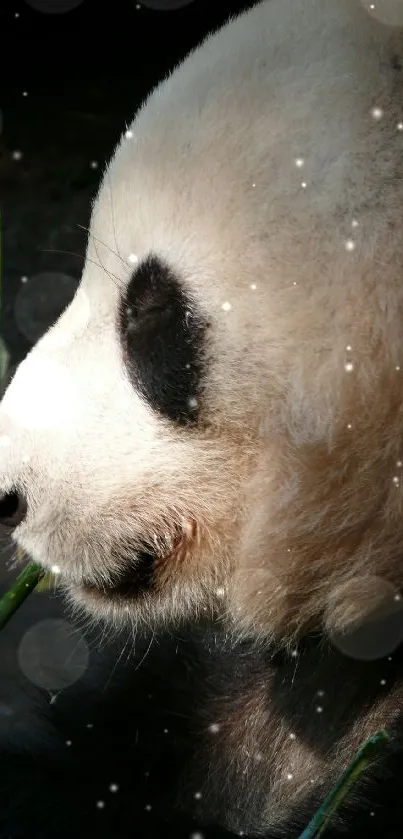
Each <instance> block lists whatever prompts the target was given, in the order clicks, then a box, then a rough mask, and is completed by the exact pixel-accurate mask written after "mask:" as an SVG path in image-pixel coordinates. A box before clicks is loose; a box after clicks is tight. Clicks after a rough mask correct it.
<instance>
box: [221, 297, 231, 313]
mask: <svg viewBox="0 0 403 839" xmlns="http://www.w3.org/2000/svg"><path fill="white" fill-rule="evenodd" d="M221 308H222V310H223V311H224V312H229V311H230V309H232V306H231V303H229V302H228V300H226V301H225V303H223V304H222V305H221Z"/></svg>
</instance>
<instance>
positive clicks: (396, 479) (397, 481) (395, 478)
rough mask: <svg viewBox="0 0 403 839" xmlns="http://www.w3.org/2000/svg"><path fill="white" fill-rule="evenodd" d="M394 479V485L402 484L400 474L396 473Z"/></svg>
mask: <svg viewBox="0 0 403 839" xmlns="http://www.w3.org/2000/svg"><path fill="white" fill-rule="evenodd" d="M392 480H393V483H394V485H395V486H396V487H398V486H399V484H400V478H399V476H398V475H394V476H393V479H392Z"/></svg>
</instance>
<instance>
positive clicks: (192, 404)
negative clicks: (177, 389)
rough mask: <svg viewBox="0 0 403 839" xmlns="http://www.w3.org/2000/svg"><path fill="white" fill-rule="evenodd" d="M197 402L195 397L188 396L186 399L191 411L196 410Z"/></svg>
mask: <svg viewBox="0 0 403 839" xmlns="http://www.w3.org/2000/svg"><path fill="white" fill-rule="evenodd" d="M197 405H198V402H197V399H196V397H195V396H189V399H188V407H189V408H190V410H191V411H194V410H195V409H196V408H197Z"/></svg>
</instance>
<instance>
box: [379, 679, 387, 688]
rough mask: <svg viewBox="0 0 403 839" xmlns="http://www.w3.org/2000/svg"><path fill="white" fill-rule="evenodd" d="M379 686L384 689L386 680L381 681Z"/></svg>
mask: <svg viewBox="0 0 403 839" xmlns="http://www.w3.org/2000/svg"><path fill="white" fill-rule="evenodd" d="M380 684H381V685H382V687H384V686H385V685H386V679H381V681H380Z"/></svg>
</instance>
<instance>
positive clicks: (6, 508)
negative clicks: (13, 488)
mask: <svg viewBox="0 0 403 839" xmlns="http://www.w3.org/2000/svg"><path fill="white" fill-rule="evenodd" d="M26 514H27V502H26V500H25V498H24V496H23V495H22V493H21V492H8V493H7V495H3V496H0V525H2V526H3V527H6V528H7V529H8V530H14V528H15V527H17V526H18V525H19V524H21V522H22V521H24V519H25V516H26Z"/></svg>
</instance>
